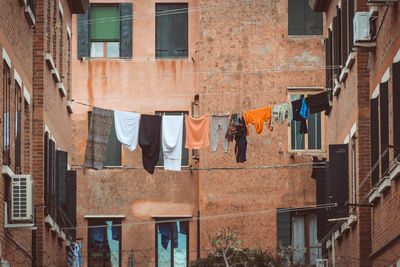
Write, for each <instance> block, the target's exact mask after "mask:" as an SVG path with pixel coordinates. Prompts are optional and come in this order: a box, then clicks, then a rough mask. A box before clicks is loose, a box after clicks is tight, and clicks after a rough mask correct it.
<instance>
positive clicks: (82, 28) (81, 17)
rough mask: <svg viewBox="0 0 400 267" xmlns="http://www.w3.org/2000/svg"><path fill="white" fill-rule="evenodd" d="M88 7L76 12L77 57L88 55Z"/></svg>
mask: <svg viewBox="0 0 400 267" xmlns="http://www.w3.org/2000/svg"><path fill="white" fill-rule="evenodd" d="M88 19H89V9H88V10H86V13H85V14H78V26H77V27H78V58H83V57H89V24H88Z"/></svg>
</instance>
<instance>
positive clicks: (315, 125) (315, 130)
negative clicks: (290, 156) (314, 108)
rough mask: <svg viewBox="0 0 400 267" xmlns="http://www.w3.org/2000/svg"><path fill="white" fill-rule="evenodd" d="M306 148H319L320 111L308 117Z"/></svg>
mask: <svg viewBox="0 0 400 267" xmlns="http://www.w3.org/2000/svg"><path fill="white" fill-rule="evenodd" d="M308 149H321V113H314V114H311V115H310V117H309V118H308Z"/></svg>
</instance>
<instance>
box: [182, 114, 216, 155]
mask: <svg viewBox="0 0 400 267" xmlns="http://www.w3.org/2000/svg"><path fill="white" fill-rule="evenodd" d="M185 125H186V144H185V147H186V148H191V149H200V148H203V147H206V146H208V145H209V144H210V142H209V137H208V134H209V129H210V116H208V115H205V116H203V117H201V118H200V119H194V118H192V117H189V116H185Z"/></svg>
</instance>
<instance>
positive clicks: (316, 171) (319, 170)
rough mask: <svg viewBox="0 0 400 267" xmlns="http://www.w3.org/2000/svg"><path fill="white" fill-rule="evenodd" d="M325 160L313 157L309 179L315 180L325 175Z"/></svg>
mask: <svg viewBox="0 0 400 267" xmlns="http://www.w3.org/2000/svg"><path fill="white" fill-rule="evenodd" d="M325 162H326V158H322V159H321V160H319V159H318V157H316V156H313V169H312V173H311V178H314V179H317V178H318V177H322V176H324V175H325V164H322V163H325Z"/></svg>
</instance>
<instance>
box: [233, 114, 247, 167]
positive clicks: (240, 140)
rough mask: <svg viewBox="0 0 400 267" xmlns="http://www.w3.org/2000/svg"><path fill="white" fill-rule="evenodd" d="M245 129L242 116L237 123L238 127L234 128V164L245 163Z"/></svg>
mask: <svg viewBox="0 0 400 267" xmlns="http://www.w3.org/2000/svg"><path fill="white" fill-rule="evenodd" d="M246 135H247V128H246V123H245V122H244V118H243V116H242V118H241V119H239V121H238V125H237V126H236V135H235V141H236V144H235V155H236V162H245V161H246V149H247V138H246Z"/></svg>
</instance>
